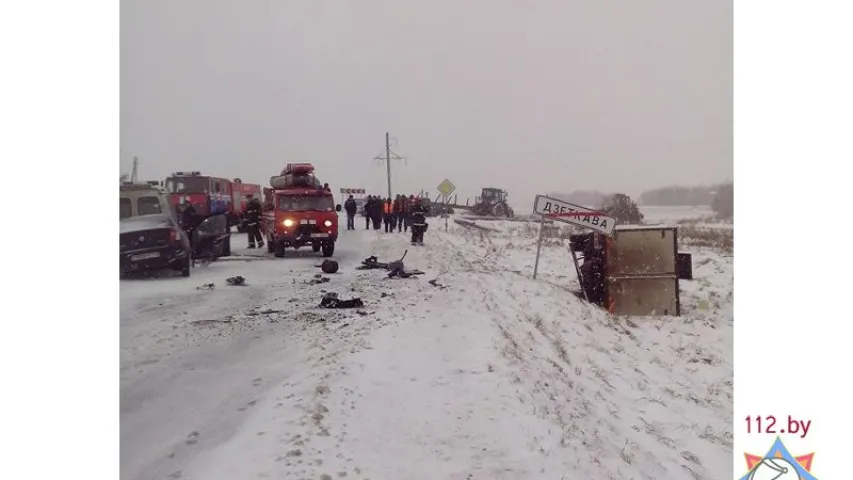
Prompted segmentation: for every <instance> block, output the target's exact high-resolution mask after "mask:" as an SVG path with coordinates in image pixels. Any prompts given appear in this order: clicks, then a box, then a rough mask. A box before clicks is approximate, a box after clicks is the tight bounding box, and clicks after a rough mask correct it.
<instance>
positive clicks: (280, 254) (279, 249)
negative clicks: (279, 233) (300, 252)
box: [273, 243, 284, 258]
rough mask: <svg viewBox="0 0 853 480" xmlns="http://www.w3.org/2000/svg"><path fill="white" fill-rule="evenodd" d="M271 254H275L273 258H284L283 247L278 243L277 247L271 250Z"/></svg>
mask: <svg viewBox="0 0 853 480" xmlns="http://www.w3.org/2000/svg"><path fill="white" fill-rule="evenodd" d="M273 252H274V253H275V256H276V257H277V258H283V257H284V245H283V244H281V243H279V244H278V245H276V246H275V248H274V249H273Z"/></svg>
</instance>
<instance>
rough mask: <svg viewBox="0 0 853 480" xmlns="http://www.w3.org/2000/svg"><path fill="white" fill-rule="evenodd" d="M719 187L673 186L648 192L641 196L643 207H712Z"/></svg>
mask: <svg viewBox="0 0 853 480" xmlns="http://www.w3.org/2000/svg"><path fill="white" fill-rule="evenodd" d="M719 189H720V186H719V185H711V186H707V187H705V186H703V187H682V186H672V187H663V188H656V189H654V190H648V191H645V192H643V193H642V194H640V199H639V200H640V204H641V205H654V206H663V207H686V206H690V207H698V206H706V205H711V203H712V202H713V201H714V196H715V195H716V193H717V191H718V190H719Z"/></svg>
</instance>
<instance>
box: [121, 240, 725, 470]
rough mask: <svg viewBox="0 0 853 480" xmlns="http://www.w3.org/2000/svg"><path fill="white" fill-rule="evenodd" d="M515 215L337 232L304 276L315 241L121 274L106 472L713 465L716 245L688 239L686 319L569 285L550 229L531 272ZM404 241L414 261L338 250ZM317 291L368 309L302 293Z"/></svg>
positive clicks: (718, 370) (720, 404)
mask: <svg viewBox="0 0 853 480" xmlns="http://www.w3.org/2000/svg"><path fill="white" fill-rule="evenodd" d="M513 228H514V229H515V230H514V231H510V232H509V233H507V234H506V235H493V236H492V237H482V236H481V235H480V234H479V233H473V232H470V231H466V230H464V229H461V228H459V227H456V226H454V225H451V229H450V232H447V233H445V232H444V231H443V225H441V226H440V227H439V225H438V224H436V225H435V226H433V227H431V228H430V231H429V232H428V233H427V245H426V246H425V247H419V248H414V247H410V246H409V245H408V243H407V241H406V240H407V238H406V236H405V235H403V234H396V233H395V234H384V233H377V232H373V231H370V232H366V231H364V230H357V231H355V232H343V234H342V235H343V237H342V239H341V241H340V242H339V248H338V252H337V253H336V255H335V259H337V260H338V261H340V263H341V272H340V273H338V274H335V275H331V276H329V279H330V280H329V282H328V283H323V284H311V283H310V281H311V280H312V279H313V277H314V275H316V274H317V273H319V269H317V268H315V267H314V265H315V264H317V263H319V257H318V256H315V255H314V254H310V253H308V254H304V255H301V256H297V257H296V258H294V257H293V252H289V258H287V259H257V260H253V261H239V260H230V259H229V260H225V261H221V262H217V263H216V264H213V265H211V266H210V267H207V268H198V269H196V270H195V271H194V272H193V276H192V277H191V278H181V277H174V278H158V279H150V280H126V281H122V285H121V294H122V297H121V388H122V389H121V451H122V478H124V479H140V480H142V479H144V480H148V479H169V478H171V479H178V478H181V479H193V480H195V479H199V480H206V479H219V478H222V479H254V478H312V479H316V478H342V477H344V476H346V477H347V478H358V479H362V478H372V479H374V480H377V479H386V478H407V479H421V478H423V479H444V478H447V479H456V478H459V479H468V478H482V479H489V480H492V479H504V478H505V479H527V478H548V479H551V478H553V479H560V478H602V479H606V478H614V479H620V480H621V479H629V478H649V479H663V478H697V479H701V478H706V479H713V478H721V477H722V476H724V475H726V474H727V473H728V472H729V470H730V468H731V455H732V451H731V433H730V432H729V431H728V429H729V424H730V423H731V415H732V400H731V392H732V386H731V322H732V316H731V288H732V287H731V259H725V258H722V257H719V256H717V255H714V254H713V253H710V252H698V253H695V254H694V265H695V267H694V268H695V274H696V277H697V280H696V281H695V282H690V283H689V284H687V285H685V286H684V288H685V292H684V299H685V303H686V307H687V309H688V310H690V311H688V313H687V315H686V316H685V317H682V318H680V319H635V320H634V321H632V322H626V321H618V322H617V321H613V320H612V319H609V318H608V317H607V316H606V315H605V314H604V313H603V312H600V311H598V310H595V309H592V308H590V307H589V306H587V305H584V304H583V303H581V302H580V301H578V300H577V299H576V298H575V297H574V296H573V295H572V294H571V293H570V292H568V291H567V290H566V287H567V286H571V285H572V282H573V281H574V273H573V268H572V267H571V265H570V261H569V260H568V258H567V257H566V254H565V250H563V249H562V248H559V247H556V246H555V247H547V248H545V251H544V258H543V261H544V263H543V266H542V268H541V270H540V275H541V277H540V279H539V280H538V281H533V280H531V278H530V276H531V275H530V273H531V271H532V259H533V256H532V254H533V250H532V249H533V239H532V238H531V236H530V235H529V233H530V232H522V231H517V230H518V228H517V227H512V226H510V227H509V228H507V230H512V229H513ZM234 240H235V242H238V241H239V242H242V241H243V240H244V239H243V237H242V236H235V237H234ZM235 245H236V243H235ZM407 248H409V249H410V251H409V254H408V256H407V257H406V260H405V262H406V265H407V266H408V267H409V268H419V269H421V270H424V271H426V272H427V275H425V276H423V277H420V278H418V279H407V280H403V279H385V278H384V275H383V273H382V272H380V271H359V270H355V269H354V267H355V266H357V265H358V264H359V262H360V261H361V260H362V259H364V258H365V257H367V256H368V255H371V254H374V255H377V256H379V257H380V260H391V259H394V258H397V257H399V256H400V255H401V254H402V253H403V251H404V250H405V249H407ZM235 253H243V252H240V251H239V249H235ZM254 254H256V255H261V256H262V255H263V254H262V252H260V251H255V253H254ZM232 275H243V276H244V277H246V279H247V282H248V283H249V285H248V286H246V287H230V286H226V285H225V282H224V280H225V278H227V277H229V276H232ZM434 278H437V279H438V282H439V284H445V285H447V286H448V288H440V287H436V286H431V285H429V284H428V283H427V280H430V279H434ZM210 282H213V283H215V288H214V289H213V290H200V289H198V288H197V287H199V286H200V285H202V284H205V283H210ZM324 291H333V292H337V293H338V294H339V295H340V296H341V297H351V296H357V297H360V298H362V300H364V302H365V304H366V307H365V308H364V309H363V311H361V312H360V313H357V312H356V311H354V310H324V309H319V308H316V305H317V303H319V300H320V297H321V296H322V293H323V292H324Z"/></svg>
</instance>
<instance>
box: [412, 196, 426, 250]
mask: <svg viewBox="0 0 853 480" xmlns="http://www.w3.org/2000/svg"><path fill="white" fill-rule="evenodd" d="M426 214H427V211H426V208H424V206H423V204H422V203H421V202H420V199H417V198H416V199H414V206H413V207H412V209H411V212H410V217H411V222H412V245H423V244H424V233H425V232H426V229H427V223H426Z"/></svg>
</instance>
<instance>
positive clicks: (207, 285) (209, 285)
mask: <svg viewBox="0 0 853 480" xmlns="http://www.w3.org/2000/svg"><path fill="white" fill-rule="evenodd" d="M215 287H216V285H214V284H212V283H205V284H204V285H199V286H198V287H195V289H196V290H213V289H214V288H215Z"/></svg>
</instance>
